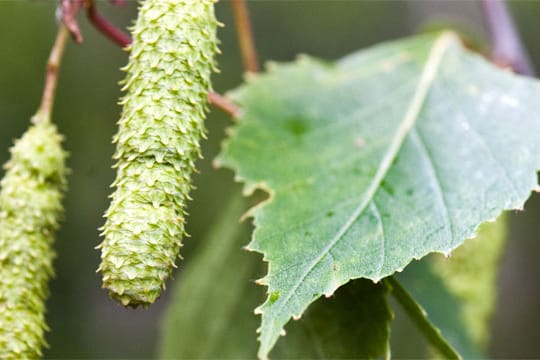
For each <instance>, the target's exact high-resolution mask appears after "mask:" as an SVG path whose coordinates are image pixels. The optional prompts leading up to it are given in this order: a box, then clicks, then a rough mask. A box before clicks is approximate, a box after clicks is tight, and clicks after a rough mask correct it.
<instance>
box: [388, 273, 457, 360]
mask: <svg viewBox="0 0 540 360" xmlns="http://www.w3.org/2000/svg"><path fill="white" fill-rule="evenodd" d="M384 282H385V283H386V285H387V286H389V287H390V289H391V291H392V295H393V296H394V298H395V299H396V300H397V302H398V303H399V304H400V305H401V307H402V308H403V310H405V312H406V313H407V315H409V318H410V319H411V320H412V321H413V322H414V323H415V325H416V327H417V328H418V330H420V331H421V332H422V334H423V335H424V336H425V337H426V339H427V340H428V341H429V343H430V344H431V345H432V346H433V347H434V348H435V349H437V350H438V351H439V352H440V354H441V355H442V356H444V358H446V359H461V356H460V355H459V354H458V353H457V352H456V351H455V350H454V349H453V348H452V346H450V344H448V343H447V342H446V340H445V339H444V338H443V337H442V336H441V332H440V331H439V329H437V328H435V327H434V326H433V324H431V322H430V321H429V320H428V318H427V314H426V312H425V310H424V309H422V308H421V307H420V306H419V305H418V304H417V303H416V301H414V299H413V298H412V297H411V295H409V294H408V293H407V291H406V290H405V289H404V288H403V287H402V286H401V284H400V283H399V282H398V281H397V280H396V279H395V278H394V277H393V276H390V277H387V278H385V279H384Z"/></svg>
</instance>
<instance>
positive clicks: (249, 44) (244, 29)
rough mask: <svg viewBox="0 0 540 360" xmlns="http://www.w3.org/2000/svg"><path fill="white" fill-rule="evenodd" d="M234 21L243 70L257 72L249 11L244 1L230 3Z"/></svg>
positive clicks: (238, 0)
mask: <svg viewBox="0 0 540 360" xmlns="http://www.w3.org/2000/svg"><path fill="white" fill-rule="evenodd" d="M231 5H232V9H233V13H234V19H235V23H236V32H237V34H238V43H239V45H240V52H241V53H242V60H243V62H244V68H245V69H246V71H249V72H258V71H259V62H258V60H257V51H256V50H255V42H254V40H253V32H252V30H251V22H250V20H249V11H248V7H247V4H246V1H245V0H232V1H231Z"/></svg>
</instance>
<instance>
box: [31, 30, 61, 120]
mask: <svg viewBox="0 0 540 360" xmlns="http://www.w3.org/2000/svg"><path fill="white" fill-rule="evenodd" d="M68 36H69V31H68V29H67V28H66V26H64V25H60V28H59V29H58V34H57V35H56V40H55V41H54V45H53V47H52V49H51V54H50V55H49V59H48V60H47V68H46V69H47V70H46V73H45V86H44V87H43V95H42V97H41V104H40V105H39V109H38V111H37V114H36V116H35V118H34V122H36V123H39V122H46V121H49V119H50V116H51V112H52V107H53V103H54V95H55V94H56V84H57V82H58V68H59V67H60V62H61V61H62V55H63V53H64V49H65V47H66V42H67V39H68Z"/></svg>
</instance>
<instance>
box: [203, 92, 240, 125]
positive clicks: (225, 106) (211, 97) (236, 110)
mask: <svg viewBox="0 0 540 360" xmlns="http://www.w3.org/2000/svg"><path fill="white" fill-rule="evenodd" d="M208 102H209V103H210V104H212V105H214V106H215V107H217V108H219V109H220V110H222V111H223V112H225V113H227V114H229V115H231V116H232V117H233V118H235V117H238V116H239V115H240V107H238V105H236V104H235V103H233V102H232V101H230V100H229V99H227V98H226V97H224V96H222V95H220V94H218V93H216V92H213V91H209V92H208Z"/></svg>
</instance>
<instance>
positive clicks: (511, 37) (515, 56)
mask: <svg viewBox="0 0 540 360" xmlns="http://www.w3.org/2000/svg"><path fill="white" fill-rule="evenodd" d="M481 4H482V9H483V12H484V18H485V21H486V26H487V28H488V31H489V34H490V37H491V58H492V61H493V62H494V63H496V64H498V65H501V66H507V67H508V66H509V67H511V68H512V69H514V71H515V72H517V73H519V74H523V75H529V76H534V74H535V71H534V68H533V66H532V64H531V61H530V60H529V56H528V54H527V50H525V47H524V46H523V43H522V41H521V39H520V36H519V33H518V31H517V29H516V26H515V24H514V21H513V20H512V15H511V13H510V11H509V10H508V7H507V6H506V3H505V1H504V0H482V1H481Z"/></svg>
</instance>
